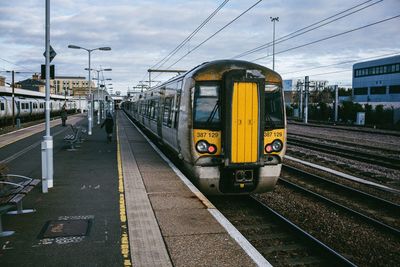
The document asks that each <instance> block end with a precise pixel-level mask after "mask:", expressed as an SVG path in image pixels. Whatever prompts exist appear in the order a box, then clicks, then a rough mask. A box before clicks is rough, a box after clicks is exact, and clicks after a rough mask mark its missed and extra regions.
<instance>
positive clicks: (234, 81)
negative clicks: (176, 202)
mask: <svg viewBox="0 0 400 267" xmlns="http://www.w3.org/2000/svg"><path fill="white" fill-rule="evenodd" d="M121 106H122V109H123V110H124V111H125V112H126V113H127V114H128V115H129V116H130V117H131V118H133V119H134V120H135V121H136V122H137V123H139V124H140V125H141V126H143V127H144V128H145V129H147V130H148V131H149V132H150V133H152V134H153V135H154V136H155V137H156V138H158V139H159V140H160V142H162V143H163V144H164V145H166V146H167V147H168V148H169V149H171V150H172V151H173V152H174V153H175V154H176V155H177V156H178V157H179V159H181V161H182V163H183V166H184V168H185V170H187V171H188V172H189V173H190V177H191V179H193V182H194V183H195V184H196V185H197V187H198V188H199V189H200V190H201V191H203V192H204V193H206V194H211V195H221V194H248V193H255V192H266V191H270V190H272V189H273V188H274V187H275V184H276V182H277V179H278V177H279V175H280V171H281V166H282V159H283V156H284V153H285V150H286V117H285V110H284V108H285V107H284V98H283V90H282V78H281V77H280V75H279V74H277V73H276V72H274V71H272V70H270V69H268V68H266V67H263V66H260V65H257V64H254V63H250V62H245V61H238V60H219V61H213V62H207V63H204V64H202V65H200V66H197V67H195V68H194V69H192V70H190V71H188V72H186V73H185V74H182V75H179V76H177V77H175V78H173V79H171V80H169V81H167V82H165V83H163V84H161V85H159V86H157V87H154V88H152V89H150V90H148V91H146V92H144V93H141V94H140V95H135V96H133V97H132V98H131V99H130V100H129V101H126V102H123V103H122V105H121Z"/></svg>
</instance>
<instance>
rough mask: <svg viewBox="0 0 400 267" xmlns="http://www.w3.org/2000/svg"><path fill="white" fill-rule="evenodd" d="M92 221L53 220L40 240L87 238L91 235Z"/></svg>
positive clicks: (45, 228) (47, 225) (44, 230)
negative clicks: (72, 237)
mask: <svg viewBox="0 0 400 267" xmlns="http://www.w3.org/2000/svg"><path fill="white" fill-rule="evenodd" d="M91 224H92V220H90V219H88V220H52V221H48V222H47V223H46V224H45V225H44V227H43V229H42V232H41V234H40V236H39V237H40V238H41V239H42V238H56V237H67V236H86V235H88V234H89V230H90V226H91Z"/></svg>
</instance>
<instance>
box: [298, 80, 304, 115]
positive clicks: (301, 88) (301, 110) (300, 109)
mask: <svg viewBox="0 0 400 267" xmlns="http://www.w3.org/2000/svg"><path fill="white" fill-rule="evenodd" d="M303 85H304V84H300V106H299V117H300V119H302V118H303Z"/></svg>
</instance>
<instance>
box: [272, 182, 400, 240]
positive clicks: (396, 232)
mask: <svg viewBox="0 0 400 267" xmlns="http://www.w3.org/2000/svg"><path fill="white" fill-rule="evenodd" d="M279 183H282V184H284V185H286V186H288V187H291V188H294V189H295V190H297V191H301V192H302V193H306V194H308V195H310V196H312V197H314V198H316V199H317V200H320V201H322V202H325V203H328V204H329V205H331V206H333V207H335V208H337V209H340V210H342V211H345V212H347V213H349V214H351V215H354V216H356V217H358V218H360V219H362V220H364V221H366V222H367V223H369V224H372V225H375V226H376V227H378V228H379V229H380V230H383V231H386V232H388V233H390V234H393V235H396V236H400V230H399V229H397V228H394V227H392V226H390V225H387V224H385V223H383V222H380V221H378V220H376V219H374V218H371V217H369V216H367V215H365V214H362V213H361V212H358V211H356V210H353V209H351V208H348V207H346V206H344V205H342V204H340V203H338V202H336V201H333V200H331V199H329V198H327V197H324V196H322V195H320V194H318V193H315V192H312V191H311V190H308V189H306V188H304V187H302V186H299V185H297V184H294V183H292V182H289V181H287V180H285V179H283V178H279Z"/></svg>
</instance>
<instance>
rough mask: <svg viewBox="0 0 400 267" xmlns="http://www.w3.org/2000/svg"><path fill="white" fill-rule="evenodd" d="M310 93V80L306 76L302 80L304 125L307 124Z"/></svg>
mask: <svg viewBox="0 0 400 267" xmlns="http://www.w3.org/2000/svg"><path fill="white" fill-rule="evenodd" d="M309 92H310V80H309V77H308V76H306V77H305V78H304V120H303V122H304V123H308V95H309Z"/></svg>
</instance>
